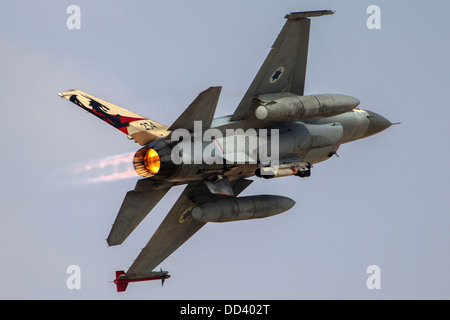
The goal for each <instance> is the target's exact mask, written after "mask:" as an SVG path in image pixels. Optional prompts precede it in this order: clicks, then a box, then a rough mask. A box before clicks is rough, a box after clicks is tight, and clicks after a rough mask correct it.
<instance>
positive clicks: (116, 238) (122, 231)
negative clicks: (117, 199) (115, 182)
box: [106, 179, 173, 246]
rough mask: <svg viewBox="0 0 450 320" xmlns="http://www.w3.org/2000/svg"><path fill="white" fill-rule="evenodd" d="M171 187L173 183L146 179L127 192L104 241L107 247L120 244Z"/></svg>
mask: <svg viewBox="0 0 450 320" xmlns="http://www.w3.org/2000/svg"><path fill="white" fill-rule="evenodd" d="M172 185H173V183H157V182H155V181H154V180H148V179H141V180H139V181H138V182H137V184H136V187H135V188H134V190H131V191H128V192H127V194H126V196H125V199H124V200H123V203H122V206H121V207H120V210H119V213H118V214H117V217H116V220H115V221H114V224H113V227H112V229H111V231H110V233H109V235H108V238H107V240H106V241H107V242H108V245H110V246H115V245H118V244H122V242H124V241H125V239H126V238H127V237H128V236H129V235H130V233H131V232H133V230H134V229H135V228H136V227H137V226H138V225H139V223H141V221H142V220H143V219H144V218H145V216H147V214H148V213H149V212H150V211H151V210H152V209H153V208H154V207H155V206H156V205H157V204H158V202H159V201H160V200H161V199H162V197H164V195H165V194H166V193H167V192H168V191H169V190H170V188H171V187H172Z"/></svg>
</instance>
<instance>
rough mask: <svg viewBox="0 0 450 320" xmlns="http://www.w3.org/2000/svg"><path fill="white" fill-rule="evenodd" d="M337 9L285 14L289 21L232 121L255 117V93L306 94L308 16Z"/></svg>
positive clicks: (324, 13)
mask: <svg viewBox="0 0 450 320" xmlns="http://www.w3.org/2000/svg"><path fill="white" fill-rule="evenodd" d="M333 13H334V12H333V11H329V10H321V11H309V12H292V13H290V14H287V15H286V16H285V18H286V19H287V21H286V23H285V25H284V27H283V29H282V30H281V32H280V34H279V35H278V37H277V39H276V40H275V42H274V44H273V45H272V49H271V50H270V52H269V55H268V56H267V58H266V60H265V61H264V63H263V65H262V66H261V68H260V69H259V72H258V73H257V74H256V77H255V79H254V80H253V82H252V83H251V85H250V87H249V88H248V90H247V92H246V93H245V95H244V97H243V98H242V100H241V102H240V103H239V105H238V107H237V109H236V111H235V112H234V114H233V116H232V117H231V121H238V120H247V119H254V118H255V115H254V111H255V108H256V107H257V106H258V102H257V101H256V100H255V96H258V95H261V94H267V93H280V92H291V93H294V94H297V95H300V96H302V95H303V91H304V86H305V75H306V62H307V56H308V43H309V27H310V23H311V20H310V19H308V17H317V16H322V15H327V14H333Z"/></svg>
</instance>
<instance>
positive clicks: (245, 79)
mask: <svg viewBox="0 0 450 320" xmlns="http://www.w3.org/2000/svg"><path fill="white" fill-rule="evenodd" d="M71 4H76V5H78V6H79V8H80V9H81V29H79V30H69V29H68V28H67V26H66V20H67V18H68V17H69V14H67V13H66V10H67V7H68V6H69V5H71ZM372 4H376V5H378V6H379V7H380V9H381V29H379V30H370V29H368V28H367V26H366V20H367V19H368V18H369V16H370V14H368V13H366V10H367V7H368V6H369V5H372ZM318 9H331V10H335V11H336V13H335V14H334V15H332V16H323V17H318V18H312V24H311V37H310V48H309V59H308V70H307V77H306V88H305V94H314V93H342V94H348V95H351V96H354V97H357V98H358V99H359V100H360V101H361V105H360V107H361V108H365V109H370V110H372V111H375V112H377V113H379V114H381V115H383V116H385V117H386V118H388V119H389V120H390V121H392V122H398V121H400V122H402V124H401V125H399V126H393V127H391V128H389V129H388V130H386V131H384V132H382V133H380V134H378V135H376V136H373V137H370V138H367V139H364V140H360V141H357V142H353V143H350V144H346V145H343V146H341V148H340V149H339V152H338V153H339V156H340V157H339V158H337V157H333V158H331V159H330V160H328V161H326V162H323V163H320V164H317V165H316V166H315V167H314V168H313V171H312V175H311V177H309V178H307V179H299V178H297V177H286V178H279V179H273V180H263V179H259V178H254V180H255V182H254V183H253V184H252V185H251V186H250V187H249V188H248V189H246V190H245V192H244V193H243V195H253V194H278V195H284V196H288V197H290V198H292V199H294V200H295V201H296V203H297V204H296V206H295V207H294V208H293V209H291V210H289V211H288V212H286V213H283V214H281V215H277V216H275V217H270V218H267V219H262V220H255V221H244V222H231V223H224V224H212V223H211V224H208V225H206V226H205V227H204V228H203V229H201V230H200V231H199V232H198V233H197V234H196V235H194V237H193V238H191V239H190V240H189V241H188V242H187V243H185V245H183V246H182V247H180V248H179V249H178V250H177V251H176V252H175V253H174V254H172V255H171V256H170V257H169V258H168V259H167V260H165V261H164V262H163V263H162V264H161V267H162V268H163V269H164V270H168V271H170V274H171V275H172V278H171V279H169V280H168V281H166V283H165V285H164V287H163V288H161V286H160V284H159V283H158V282H146V283H138V284H131V285H130V286H129V287H128V289H127V292H126V293H121V294H119V293H116V292H115V285H113V284H111V283H108V281H112V280H113V279H114V276H115V274H114V272H115V271H116V270H122V269H123V270H127V268H128V267H129V266H130V265H131V263H132V262H133V260H134V259H135V258H136V257H137V255H138V254H139V252H140V249H141V248H143V247H144V246H145V244H146V243H147V241H148V240H149V238H150V237H151V235H152V234H153V232H154V231H155V230H156V228H157V227H158V225H159V223H160V222H161V221H162V219H163V218H164V217H165V215H166V213H167V212H168V211H169V210H170V208H171V206H172V204H173V203H174V202H175V200H176V199H177V197H178V196H179V194H180V193H181V191H182V190H183V187H175V188H173V189H172V190H171V191H170V192H169V193H168V194H167V195H166V197H165V198H164V199H163V200H162V201H161V202H160V203H159V204H158V205H157V206H156V207H155V209H154V211H152V213H151V214H149V215H148V216H147V218H146V219H145V220H144V221H143V222H142V223H141V225H140V226H139V227H138V228H137V229H136V230H135V232H134V233H132V235H131V236H130V237H129V238H128V239H127V240H126V241H125V242H124V244H122V245H121V246H117V247H111V248H109V247H108V246H107V244H106V241H105V239H106V237H107V235H108V233H109V230H110V228H111V225H112V223H113V222H114V219H115V216H116V214H117V212H118V209H119V208H120V205H121V203H122V200H123V198H124V196H125V193H126V192H127V191H128V190H131V189H133V188H134V185H135V183H136V180H137V178H129V179H122V180H114V181H108V182H93V179H95V178H98V177H99V176H102V175H111V174H112V173H114V172H116V171H117V170H119V171H126V170H128V169H129V168H130V166H131V163H120V164H119V165H117V166H114V165H109V166H106V167H104V168H99V167H97V168H94V169H92V170H88V171H87V170H86V166H87V165H94V166H95V165H96V164H97V165H98V164H99V163H101V162H102V161H104V160H107V159H115V158H117V157H118V156H121V155H128V154H130V153H133V152H135V151H136V150H137V149H138V148H139V146H138V145H137V144H135V143H133V142H132V141H129V140H127V139H126V137H125V135H123V134H122V133H121V132H120V131H118V130H115V129H114V128H112V127H111V126H108V125H106V124H105V123H103V122H101V121H100V120H99V119H97V118H95V117H93V116H92V115H91V114H89V113H87V112H85V111H83V110H81V109H80V108H78V107H77V106H75V105H73V104H71V103H69V102H68V101H66V100H63V99H60V98H59V97H58V96H57V93H58V92H60V91H64V90H68V89H79V90H83V91H85V92H88V93H90V94H93V95H94V96H97V97H100V98H102V99H104V100H106V101H110V102H112V103H114V104H117V105H119V106H122V107H125V108H128V109H130V110H132V111H134V112H136V113H138V114H141V115H143V116H146V117H149V118H151V119H154V120H156V121H158V122H160V123H164V124H166V125H170V124H171V123H172V122H173V121H174V120H175V119H176V118H177V117H178V115H179V114H181V113H182V112H183V111H184V109H185V108H186V107H187V106H188V105H189V103H190V102H191V101H192V100H194V99H195V97H196V96H197V95H198V93H200V92H201V91H203V90H205V89H206V88H208V87H210V86H216V85H220V86H223V89H222V94H221V97H220V100H219V104H218V107H217V111H216V115H217V116H223V115H227V114H232V113H233V111H234V109H235V108H236V106H237V104H238V103H239V101H240V99H241V98H242V96H243V94H244V93H245V91H246V90H247V88H248V86H249V85H250V83H251V81H252V79H253V77H254V76H255V74H256V72H257V71H258V69H259V67H260V66H261V64H262V62H263V61H264V59H265V57H266V55H267V54H268V52H269V49H270V46H271V45H272V44H273V41H274V40H275V38H276V36H277V34H278V33H279V32H280V30H281V27H282V26H283V24H284V23H285V20H284V16H285V14H286V13H288V12H291V11H308V10H318ZM449 9H450V4H449V2H448V1H446V0H441V1H439V0H434V1H432V3H430V2H425V1H414V2H411V1H382V0H377V1H359V0H358V1H357V0H353V1H350V0H347V1H339V2H337V1H298V0H296V1H294V0H293V1H290V0H289V1H288V0H286V1H266V0H264V1H260V0H258V1H256V0H254V1H242V0H240V1H227V2H224V1H189V2H186V1H181V0H180V1H164V2H161V1H114V2H112V1H81V0H77V1H58V2H57V3H56V2H55V1H33V2H32V1H5V0H1V1H0V30H1V31H0V106H1V110H2V112H3V114H2V119H3V121H2V125H1V126H0V130H1V142H2V153H1V155H2V156H1V159H2V166H1V167H0V172H1V181H2V182H1V192H0V199H1V201H0V214H1V218H2V219H1V220H2V223H1V224H0V243H1V245H0V257H1V258H0V259H1V260H0V274H1V275H2V280H1V285H0V298H2V299H18V298H19V299H55V298H56V299H128V298H131V299H431V298H434V299H435V298H437V299H448V298H450V275H449V272H448V270H450V250H449V249H450V232H449V230H450V216H449V213H450V212H449V211H450V201H449V186H448V182H449V180H450V174H449V173H450V170H449V167H448V159H449V156H450V151H449V148H448V144H449V136H450V124H449V118H450V117H449V116H450V111H449V110H450V109H449V103H448V101H449V100H448V93H449V91H450V85H449V84H450V81H449V74H450V63H449V61H448V57H449V56H450V42H449V41H448V39H449V31H450V23H449V20H448V14H447V13H448V11H449ZM83 168H84V169H83ZM71 265H76V266H79V268H80V270H81V289H73V290H69V289H68V287H67V286H66V281H67V279H68V277H69V276H70V274H68V273H66V270H67V267H69V266H71ZM370 265H377V266H379V268H380V270H381V277H380V279H381V289H378V290H377V289H374V290H369V289H368V288H367V286H366V280H367V278H368V277H369V276H370V274H368V273H366V270H367V267H368V266H370Z"/></svg>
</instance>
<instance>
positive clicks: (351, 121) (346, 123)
mask: <svg viewBox="0 0 450 320" xmlns="http://www.w3.org/2000/svg"><path fill="white" fill-rule="evenodd" d="M333 13H334V12H333V11H328V10H322V11H310V12H292V13H289V14H287V15H286V16H285V19H287V21H286V23H285V25H284V26H283V28H282V30H281V32H280V34H279V35H278V37H277V39H276V40H275V43H274V44H273V46H272V48H271V50H270V52H269V54H268V56H267V58H266V60H265V61H264V63H263V65H262V67H261V68H260V70H259V71H258V73H257V74H256V77H255V78H254V80H253V82H252V83H251V84H250V87H249V88H248V90H247V92H246V93H245V95H244V97H243V98H242V100H241V101H240V103H239V105H238V106H237V108H236V110H235V112H234V113H233V114H232V115H230V116H225V117H220V118H214V113H215V110H216V106H217V102H218V99H219V95H220V91H221V87H210V88H208V89H207V90H205V91H203V92H202V93H200V95H199V96H198V97H197V98H196V99H195V100H194V101H193V102H192V103H191V104H190V105H189V106H188V108H187V109H186V110H185V111H184V112H183V113H182V114H181V115H180V116H179V117H178V118H177V119H176V120H175V121H174V122H173V123H172V125H170V126H166V125H164V124H161V123H158V122H156V121H154V120H150V119H148V118H146V117H143V116H140V115H138V114H135V113H133V112H131V111H128V110H127V109H124V108H121V107H118V106H116V105H114V104H112V103H109V102H106V101H104V100H102V99H99V98H96V97H94V96H92V95H90V94H87V93H85V92H82V91H79V90H70V91H65V92H61V93H59V96H61V97H62V98H65V99H67V100H69V101H71V102H73V103H75V104H76V105H78V106H79V107H81V108H83V109H85V110H86V111H88V112H90V113H92V114H93V115H95V116H97V117H98V118H100V119H102V120H103V121H105V122H107V123H108V124H110V125H112V126H114V127H115V128H117V129H119V130H120V131H122V132H123V133H124V134H126V135H127V136H128V138H129V139H131V140H134V141H135V142H137V143H138V144H140V145H141V146H142V147H141V148H140V149H139V150H138V151H137V152H136V154H135V155H134V159H133V165H134V168H135V170H136V172H137V173H138V174H139V175H140V176H141V177H142V179H140V180H138V181H137V184H136V187H135V188H134V190H131V191H128V193H127V194H126V196H125V199H124V201H123V203H122V206H121V208H120V210H119V213H118V214H117V218H116V219H115V221H114V224H113V226H112V229H111V231H110V233H109V235H108V238H107V242H108V244H109V245H110V246H116V245H120V244H122V243H123V242H124V241H125V239H126V238H127V237H128V236H129V235H130V234H131V232H132V231H133V230H134V229H135V228H136V227H137V226H138V225H139V223H140V222H141V221H142V220H143V219H144V217H145V216H146V215H147V214H148V213H149V212H150V211H151V210H152V209H153V208H154V207H155V205H156V204H157V203H158V202H159V201H160V200H161V198H162V197H164V195H165V194H166V193H167V192H168V191H169V190H170V189H171V188H172V187H173V186H175V185H185V189H184V191H183V192H182V193H181V195H180V197H179V198H178V200H177V201H176V203H175V204H174V206H173V207H172V209H171V210H170V211H169V213H168V214H167V216H166V217H165V219H164V220H163V221H162V223H161V225H160V226H159V228H158V229H157V230H156V232H155V233H154V234H153V236H152V237H151V239H150V241H149V242H148V243H147V245H146V246H145V247H144V248H143V250H142V251H141V253H140V254H139V256H138V257H137V259H136V260H135V261H134V263H133V264H132V265H131V267H130V268H129V269H128V270H127V271H126V272H125V271H117V272H116V279H115V281H114V283H115V284H116V285H117V290H118V291H125V289H126V287H127V285H128V283H130V282H136V281H144V280H155V279H161V280H165V279H167V278H169V277H170V276H169V274H168V272H167V271H162V270H160V271H153V270H154V269H155V268H156V267H157V266H159V265H160V264H161V262H163V261H164V260H165V259H166V258H167V257H168V256H169V255H170V254H172V253H173V252H174V251H175V250H176V249H177V248H178V247H180V246H181V245H182V244H183V243H184V242H185V241H187V240H188V239H189V238H190V237H191V236H193V235H194V234H195V233H196V232H197V231H198V230H200V229H201V228H202V227H203V226H204V225H205V224H207V223H208V222H227V221H239V220H248V219H259V218H265V217H269V216H273V215H276V214H279V213H282V212H285V211H287V210H289V209H290V208H292V207H293V206H294V204H295V202H294V200H292V199H289V198H287V197H283V196H280V195H253V196H245V197H239V194H240V193H241V192H242V191H243V190H244V189H245V188H247V187H248V186H249V185H250V184H251V183H252V182H253V180H250V179H249V178H251V177H253V176H257V177H261V178H265V179H274V178H278V177H285V176H298V177H300V178H305V177H309V176H310V175H311V168H312V166H313V165H314V164H316V163H318V162H321V161H325V160H327V159H329V158H331V157H332V156H333V155H336V152H337V150H338V148H339V146H340V145H341V144H343V143H347V142H351V141H355V140H358V139H363V138H366V137H368V136H371V135H374V134H376V133H378V132H380V131H383V130H385V129H386V128H388V127H389V126H391V125H392V123H391V122H390V121H388V120H386V119H385V118H384V117H382V116H380V115H378V114H376V113H374V112H371V111H366V110H363V109H360V108H358V105H359V103H360V102H359V100H358V99H356V98H354V97H351V96H347V95H342V94H314V95H304V85H305V73H306V62H307V55H308V42H309V30H310V24H311V19H310V18H311V17H319V16H324V15H330V14H333Z"/></svg>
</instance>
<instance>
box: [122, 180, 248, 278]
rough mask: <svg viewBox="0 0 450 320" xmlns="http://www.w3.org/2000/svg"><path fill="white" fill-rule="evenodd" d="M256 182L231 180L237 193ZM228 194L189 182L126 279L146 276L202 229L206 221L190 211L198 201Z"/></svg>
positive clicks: (203, 201) (211, 199) (197, 182)
mask: <svg viewBox="0 0 450 320" xmlns="http://www.w3.org/2000/svg"><path fill="white" fill-rule="evenodd" d="M252 182H253V181H252V180H247V179H242V180H237V181H234V182H231V185H232V187H233V191H234V194H235V195H238V194H239V193H241V192H242V191H243V190H244V189H245V188H246V187H248V186H249V185H250V184H251V183H252ZM224 197H227V196H223V195H214V194H212V193H211V192H210V191H209V189H208V188H207V187H206V185H205V183H204V182H203V181H196V182H191V183H189V184H188V185H187V186H186V188H185V189H184V191H183V193H182V194H181V195H180V197H179V198H178V200H177V202H176V203H175V204H174V206H173V207H172V209H171V210H170V211H169V213H168V214H167V216H166V218H165V219H164V220H163V222H162V223H161V225H160V226H159V228H158V229H157V230H156V231H155V233H154V234H153V236H152V238H151V239H150V241H149V242H148V243H147V245H146V246H145V248H144V249H142V251H141V253H140V254H139V256H138V257H137V258H136V260H135V261H134V263H133V264H132V265H131V267H130V268H129V269H128V271H127V273H126V275H125V276H126V278H127V279H136V278H143V277H146V276H148V275H149V274H152V270H153V269H154V268H155V267H157V266H158V265H159V264H160V263H161V262H162V261H164V260H165V259H166V258H167V257H168V256H169V255H170V254H172V253H173V252H174V251H175V250H176V249H177V248H178V247H180V246H181V245H182V244H183V243H184V242H186V241H187V240H188V239H189V238H190V237H191V236H192V235H194V234H195V233H196V232H197V231H198V230H200V229H201V228H202V227H203V226H204V225H205V224H206V222H197V221H194V220H193V219H191V218H190V216H189V214H188V212H189V209H191V208H192V207H193V206H194V205H196V204H202V203H206V202H210V201H214V200H219V199H222V198H224Z"/></svg>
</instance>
